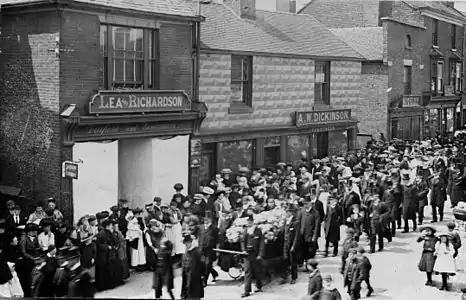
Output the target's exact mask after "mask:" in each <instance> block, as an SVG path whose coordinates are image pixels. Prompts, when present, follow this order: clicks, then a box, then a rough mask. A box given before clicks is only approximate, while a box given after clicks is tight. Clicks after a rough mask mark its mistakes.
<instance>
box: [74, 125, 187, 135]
mask: <svg viewBox="0 0 466 300" xmlns="http://www.w3.org/2000/svg"><path fill="white" fill-rule="evenodd" d="M190 127H191V124H190V123H180V124H178V123H166V124H165V123H163V124H157V123H154V124H150V123H144V124H135V125H103V126H88V127H85V129H84V130H83V131H81V130H80V129H78V130H77V134H78V135H79V134H80V133H81V132H82V134H83V135H88V136H89V135H90V136H106V135H115V134H128V133H140V132H150V131H153V132H157V131H166V130H176V129H189V128H190Z"/></svg>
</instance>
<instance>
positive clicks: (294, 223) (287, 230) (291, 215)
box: [282, 205, 299, 284]
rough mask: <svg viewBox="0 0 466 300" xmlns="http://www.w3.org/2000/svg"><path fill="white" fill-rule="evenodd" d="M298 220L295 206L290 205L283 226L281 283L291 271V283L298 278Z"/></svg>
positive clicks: (285, 280)
mask: <svg viewBox="0 0 466 300" xmlns="http://www.w3.org/2000/svg"><path fill="white" fill-rule="evenodd" d="M298 229H299V227H298V220H297V217H296V208H295V207H294V206H292V205H290V206H289V207H288V208H287V210H286V221H285V226H284V227H283V273H282V283H286V282H287V281H288V276H289V275H290V273H291V284H294V283H296V279H298V260H297V257H296V249H297V247H296V245H297V242H298V238H299V230H298Z"/></svg>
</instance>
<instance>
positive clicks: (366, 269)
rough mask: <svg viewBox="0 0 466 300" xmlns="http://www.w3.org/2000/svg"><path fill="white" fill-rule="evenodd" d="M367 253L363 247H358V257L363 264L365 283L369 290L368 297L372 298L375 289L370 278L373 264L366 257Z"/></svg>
mask: <svg viewBox="0 0 466 300" xmlns="http://www.w3.org/2000/svg"><path fill="white" fill-rule="evenodd" d="M365 252H366V251H365V250H364V247H362V246H359V247H358V253H357V257H358V259H359V262H360V263H361V271H362V276H363V281H364V282H366V285H367V289H368V291H367V295H366V297H370V296H371V295H372V293H373V292H374V289H373V288H372V286H371V283H370V277H371V275H370V272H371V269H372V264H371V262H370V260H369V258H368V257H367V256H366V255H364V253H365Z"/></svg>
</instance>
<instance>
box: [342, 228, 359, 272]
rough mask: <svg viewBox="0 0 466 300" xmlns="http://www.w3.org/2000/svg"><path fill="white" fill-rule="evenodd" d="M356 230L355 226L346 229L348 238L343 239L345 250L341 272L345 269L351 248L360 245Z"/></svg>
mask: <svg viewBox="0 0 466 300" xmlns="http://www.w3.org/2000/svg"><path fill="white" fill-rule="evenodd" d="M354 234H355V231H354V229H353V228H348V229H346V238H345V240H344V241H343V252H342V254H341V270H340V272H341V274H343V272H344V271H345V266H346V260H347V258H348V255H349V250H350V249H352V248H355V249H356V248H357V247H358V242H356V240H355V238H354Z"/></svg>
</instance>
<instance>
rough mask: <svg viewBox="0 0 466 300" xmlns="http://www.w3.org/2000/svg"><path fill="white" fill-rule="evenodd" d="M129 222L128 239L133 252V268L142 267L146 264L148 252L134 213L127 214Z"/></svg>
mask: <svg viewBox="0 0 466 300" xmlns="http://www.w3.org/2000/svg"><path fill="white" fill-rule="evenodd" d="M126 220H127V221H128V231H127V232H126V239H127V240H128V245H129V246H130V248H131V250H130V252H131V267H141V266H144V265H145V264H146V251H145V248H144V235H143V231H142V230H141V227H140V226H139V223H138V219H137V218H136V217H135V216H134V214H133V212H131V211H129V212H128V213H127V214H126Z"/></svg>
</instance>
